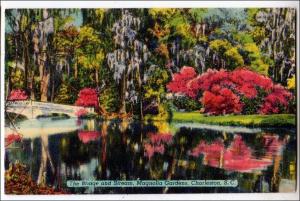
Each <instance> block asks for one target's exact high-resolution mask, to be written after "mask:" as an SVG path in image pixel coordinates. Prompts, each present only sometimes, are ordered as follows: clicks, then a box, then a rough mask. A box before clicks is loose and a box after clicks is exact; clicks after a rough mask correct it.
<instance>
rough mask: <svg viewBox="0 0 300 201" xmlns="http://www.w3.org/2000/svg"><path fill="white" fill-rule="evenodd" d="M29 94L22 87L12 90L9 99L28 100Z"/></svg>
mask: <svg viewBox="0 0 300 201" xmlns="http://www.w3.org/2000/svg"><path fill="white" fill-rule="evenodd" d="M27 99H28V96H27V94H26V92H25V91H24V90H22V89H14V90H12V91H11V92H10V94H9V97H8V100H10V101H16V100H27Z"/></svg>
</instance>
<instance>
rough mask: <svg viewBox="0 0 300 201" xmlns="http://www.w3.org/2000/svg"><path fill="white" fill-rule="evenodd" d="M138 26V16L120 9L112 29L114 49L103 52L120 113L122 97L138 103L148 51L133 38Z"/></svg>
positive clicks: (139, 23) (124, 105) (124, 107)
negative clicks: (115, 86)
mask: <svg viewBox="0 0 300 201" xmlns="http://www.w3.org/2000/svg"><path fill="white" fill-rule="evenodd" d="M140 29H141V20H140V18H139V17H134V16H133V15H132V14H131V13H130V12H129V11H128V10H122V16H121V19H120V20H118V21H117V22H115V23H114V25H113V28H112V31H113V33H114V34H115V35H114V37H113V40H114V44H115V48H116V49H115V50H114V52H111V53H108V54H107V64H108V66H109V68H110V69H111V70H112V72H113V77H114V80H115V81H116V82H117V83H118V84H119V86H120V92H119V94H120V109H119V112H120V113H126V102H125V101H126V100H128V101H129V102H132V103H138V102H140V104H141V103H142V101H141V100H139V101H138V99H139V98H138V97H141V95H139V94H140V92H141V87H142V73H141V70H142V68H143V67H144V66H145V64H146V62H147V60H148V57H149V54H150V53H149V51H148V47H147V45H146V44H145V43H144V42H142V41H140V40H138V38H137V35H138V31H139V30H140ZM135 82H136V83H135ZM141 116H142V113H141Z"/></svg>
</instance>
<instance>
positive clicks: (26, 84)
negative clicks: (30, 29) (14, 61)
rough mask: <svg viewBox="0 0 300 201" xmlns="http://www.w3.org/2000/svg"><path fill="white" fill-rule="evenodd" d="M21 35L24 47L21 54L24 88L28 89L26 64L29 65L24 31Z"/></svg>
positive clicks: (26, 39)
mask: <svg viewBox="0 0 300 201" xmlns="http://www.w3.org/2000/svg"><path fill="white" fill-rule="evenodd" d="M22 36H23V39H24V40H23V41H24V47H23V54H22V57H23V58H22V61H24V88H25V89H26V90H27V89H28V65H29V60H28V45H29V44H28V38H27V36H26V33H24V34H22Z"/></svg>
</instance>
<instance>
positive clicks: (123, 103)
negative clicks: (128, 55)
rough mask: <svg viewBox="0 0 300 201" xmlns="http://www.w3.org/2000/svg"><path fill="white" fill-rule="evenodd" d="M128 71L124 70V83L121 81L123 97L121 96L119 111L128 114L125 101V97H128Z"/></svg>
mask: <svg viewBox="0 0 300 201" xmlns="http://www.w3.org/2000/svg"><path fill="white" fill-rule="evenodd" d="M126 82H127V80H126V73H125V72H124V73H123V75H122V83H121V93H120V95H121V97H120V110H119V113H120V114H126V102H125V98H126V88H127V87H126Z"/></svg>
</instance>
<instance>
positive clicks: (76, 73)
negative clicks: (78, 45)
mask: <svg viewBox="0 0 300 201" xmlns="http://www.w3.org/2000/svg"><path fill="white" fill-rule="evenodd" d="M77 77H78V66H77V59H76V57H75V63H74V78H75V79H77Z"/></svg>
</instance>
